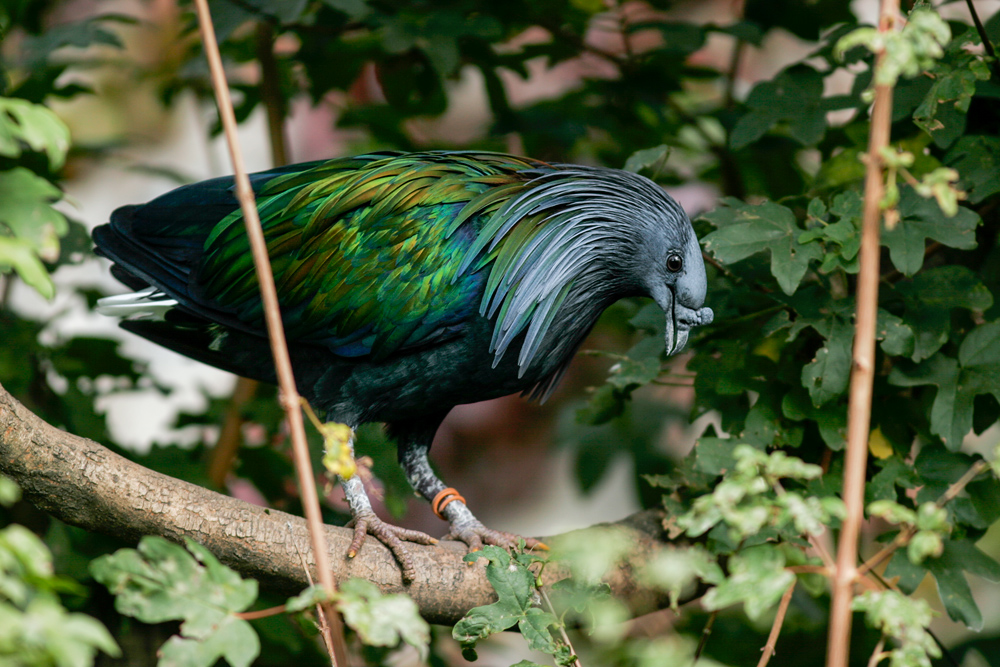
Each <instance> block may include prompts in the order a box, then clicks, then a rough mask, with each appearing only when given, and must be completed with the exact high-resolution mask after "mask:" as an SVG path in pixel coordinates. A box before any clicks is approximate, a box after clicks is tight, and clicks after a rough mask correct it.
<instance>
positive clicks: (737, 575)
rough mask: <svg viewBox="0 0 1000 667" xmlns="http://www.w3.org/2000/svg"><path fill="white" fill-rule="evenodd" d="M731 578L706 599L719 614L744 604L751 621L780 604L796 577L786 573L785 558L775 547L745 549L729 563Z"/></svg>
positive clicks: (703, 602) (704, 601) (704, 602)
mask: <svg viewBox="0 0 1000 667" xmlns="http://www.w3.org/2000/svg"><path fill="white" fill-rule="evenodd" d="M728 568H729V576H728V577H727V578H726V579H725V580H724V581H723V582H722V583H720V584H719V585H718V586H716V587H715V588H713V589H711V590H710V591H708V593H706V594H705V597H704V598H702V604H703V605H704V606H705V609H708V610H709V611H715V610H719V609H723V608H724V607H728V606H730V605H733V604H739V603H743V605H744V608H745V609H746V613H747V616H749V617H750V619H751V620H757V619H759V618H761V617H762V616H763V615H764V613H765V612H767V611H768V610H769V609H771V608H772V607H773V606H774V605H776V604H777V603H778V600H780V599H781V596H782V595H784V593H785V591H786V590H787V589H788V587H789V586H791V585H792V582H794V581H795V575H794V574H792V573H791V572H789V571H788V570H786V569H785V556H784V554H782V552H781V551H780V550H779V549H778V548H776V547H775V546H774V545H772V544H762V545H760V546H756V547H750V548H747V549H743V550H742V551H740V552H739V553H738V554H736V555H734V556H732V557H731V558H730V559H729V563H728Z"/></svg>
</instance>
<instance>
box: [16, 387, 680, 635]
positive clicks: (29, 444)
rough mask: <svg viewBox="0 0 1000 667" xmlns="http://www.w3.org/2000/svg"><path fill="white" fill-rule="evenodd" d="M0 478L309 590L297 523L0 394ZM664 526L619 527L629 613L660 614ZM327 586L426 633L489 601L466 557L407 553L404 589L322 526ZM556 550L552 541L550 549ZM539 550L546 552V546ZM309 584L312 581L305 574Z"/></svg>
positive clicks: (616, 586)
mask: <svg viewBox="0 0 1000 667" xmlns="http://www.w3.org/2000/svg"><path fill="white" fill-rule="evenodd" d="M0 473H3V474H5V475H7V476H8V477H10V478H11V479H13V480H14V481H16V482H17V483H18V484H19V485H20V486H21V489H22V491H23V494H24V498H25V499H26V500H28V501H29V502H31V503H32V504H34V505H35V506H37V507H38V508H39V509H41V510H43V511H45V512H48V513H49V514H51V515H52V516H54V517H56V518H58V519H60V520H61V521H64V522H66V523H68V524H71V525H74V526H79V527H80V528H83V529H85V530H89V531H94V532H99V533H104V534H106V535H112V536H115V537H118V538H122V539H125V540H128V541H137V540H138V539H139V538H140V537H141V536H143V535H160V536H163V537H165V538H167V539H171V540H174V541H182V540H183V538H185V537H190V538H192V539H194V540H196V541H198V542H199V543H201V544H203V545H205V546H206V547H207V548H208V549H210V550H211V551H212V552H213V553H214V554H215V555H216V556H218V558H219V559H220V560H221V561H222V562H224V563H226V564H227V565H229V566H230V567H232V568H234V569H235V570H237V571H238V572H240V573H241V574H242V575H244V576H247V577H252V578H254V579H257V580H258V581H259V582H260V584H261V586H262V587H263V588H267V589H270V590H273V591H277V592H283V593H287V594H294V593H297V592H299V591H300V590H302V589H303V588H305V587H306V586H307V585H308V584H307V581H306V574H305V571H304V568H303V566H302V563H303V561H304V562H305V563H307V564H308V565H309V567H310V569H312V568H314V559H313V557H312V553H311V550H310V547H309V533H308V530H307V528H306V524H305V521H304V520H303V519H302V518H301V517H297V516H292V515H290V514H286V513H284V512H279V511H277V510H272V509H266V508H263V507H258V506H256V505H252V504H250V503H246V502H243V501H241V500H237V499H235V498H230V497H228V496H225V495H222V494H220V493H216V492H214V491H210V490H208V489H205V488H202V487H200V486H196V485H194V484H189V483H187V482H183V481H181V480H178V479H174V478H172V477H168V476H166V475H162V474H160V473H157V472H154V471H152V470H149V469H148V468H145V467H143V466H141V465H138V464H136V463H133V462H132V461H129V460H128V459H125V458H123V457H121V456H118V455H117V454H115V453H113V452H111V451H110V450H108V449H107V448H105V447H102V446H101V445H99V444H98V443H96V442H94V441H92V440H88V439H86V438H81V437H79V436H75V435H73V434H71V433H66V432H65V431H61V430H60V429H57V428H55V427H54V426H51V425H49V424H47V423H45V422H44V421H42V420H41V419H40V418H39V417H37V416H36V415H35V414H33V413H32V412H31V411H29V410H28V409H27V408H26V407H24V406H23V405H21V404H20V403H19V402H18V401H17V400H16V399H14V398H13V397H12V396H11V395H10V394H9V393H8V392H7V391H6V390H5V389H4V388H3V387H2V386H0ZM662 520H663V514H662V512H659V511H645V512H639V513H637V514H634V515H632V516H630V517H628V518H626V519H623V520H622V521H619V522H617V523H615V524H610V525H611V526H614V527H615V529H617V530H620V531H621V533H622V539H630V540H632V542H633V547H632V549H631V551H630V554H629V556H628V558H627V559H626V560H625V561H624V562H623V563H621V564H620V565H619V566H618V567H617V568H616V569H615V570H614V571H613V572H611V573H609V574H608V576H607V577H606V581H607V583H608V584H609V585H610V586H611V589H612V592H613V594H614V595H615V596H616V597H617V598H619V599H621V600H623V601H624V602H626V603H627V604H628V605H629V606H630V607H631V609H632V610H633V613H635V614H637V615H638V614H642V613H646V612H649V611H653V610H655V609H658V608H661V607H663V606H665V605H666V602H667V601H666V598H665V597H664V596H663V595H661V594H658V593H655V592H651V591H649V590H647V589H645V588H643V586H642V585H641V584H640V583H639V582H638V581H637V579H636V576H635V572H636V570H637V566H639V565H641V564H642V563H644V562H646V561H648V560H649V559H650V558H651V557H652V556H653V555H655V553H656V552H657V551H658V550H659V549H662V548H663V546H664V544H665V541H666V537H665V535H664V531H663V526H662ZM325 528H326V543H327V546H328V551H329V554H330V558H331V560H332V562H333V570H334V576H335V577H336V579H337V580H338V581H339V580H343V579H346V578H349V577H362V578H364V579H367V580H368V581H371V582H373V583H375V584H376V585H378V587H379V588H380V589H381V590H382V591H383V592H386V593H398V592H405V593H406V594H407V595H409V596H411V597H412V598H413V599H414V600H415V601H416V603H417V605H418V606H419V608H420V612H421V614H422V615H423V616H424V617H425V618H426V619H427V620H428V621H430V622H432V623H443V624H454V623H455V622H456V621H457V620H458V619H459V618H461V617H462V616H463V615H464V614H465V612H466V611H468V610H469V609H471V608H472V607H475V606H478V605H483V604H489V603H490V602H492V601H493V600H494V599H495V597H494V595H493V591H492V589H491V587H490V585H489V583H488V582H487V581H486V577H485V576H484V568H483V567H482V566H481V565H476V566H469V565H468V564H466V563H465V562H463V561H462V557H463V556H464V555H465V545H464V544H461V543H458V542H442V543H440V544H439V545H437V546H429V547H425V546H419V545H413V547H412V549H413V559H414V563H415V565H416V569H417V578H416V580H415V581H414V582H412V583H411V584H409V585H405V586H404V585H403V582H402V579H401V577H400V573H399V568H398V567H397V565H396V562H395V561H394V560H393V557H392V554H391V553H390V552H389V550H388V549H386V548H385V547H384V546H383V545H382V544H380V543H379V542H378V541H377V540H375V539H369V540H367V541H366V542H365V546H364V548H363V549H362V550H361V552H360V553H359V554H358V555H357V557H356V558H354V559H350V560H348V559H347V558H345V553H346V552H347V548H348V545H349V544H350V542H351V537H352V533H353V531H351V530H348V529H346V528H341V527H337V526H326V527H325ZM554 540H555V541H557V540H558V537H556V538H554ZM546 541H549V542H551V541H553V538H547V539H546ZM568 574H569V573H568V568H567V567H566V565H565V564H563V563H559V562H558V561H556V562H553V563H550V564H549V565H548V566H546V568H545V578H546V581H547V582H551V583H554V582H555V581H558V580H559V579H562V578H564V577H566V576H568ZM313 576H314V578H315V572H313Z"/></svg>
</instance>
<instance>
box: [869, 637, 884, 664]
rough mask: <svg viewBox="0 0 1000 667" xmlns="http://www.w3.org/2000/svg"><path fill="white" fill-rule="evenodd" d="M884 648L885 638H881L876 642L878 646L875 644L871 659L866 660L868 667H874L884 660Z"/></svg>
mask: <svg viewBox="0 0 1000 667" xmlns="http://www.w3.org/2000/svg"><path fill="white" fill-rule="evenodd" d="M884 648H885V637H882V638H881V639H879V640H878V644H875V650H874V651H872V657H870V658H868V667H875V665H877V664H878V663H880V662H882V660H883V659H884V658H885V653H883V649H884Z"/></svg>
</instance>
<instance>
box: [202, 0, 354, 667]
mask: <svg viewBox="0 0 1000 667" xmlns="http://www.w3.org/2000/svg"><path fill="white" fill-rule="evenodd" d="M195 7H196V8H197V11H198V25H199V27H200V29H201V38H202V42H203V44H204V46H205V55H206V57H207V58H208V64H209V69H210V71H211V75H212V87H213V89H214V90H215V98H216V101H217V103H218V106H219V116H220V118H221V119H222V127H223V130H224V131H225V134H226V142H227V144H228V146H229V156H230V158H231V160H232V163H233V171H234V172H235V174H234V179H235V181H236V196H237V199H239V202H240V208H241V209H242V211H243V222H244V225H245V227H246V231H247V236H248V237H249V239H250V248H251V250H252V252H253V259H254V267H255V269H256V272H257V281H258V283H259V285H260V293H261V299H262V300H263V303H264V318H265V321H266V323H267V333H268V339H269V340H270V342H271V352H272V354H273V355H274V366H275V369H276V370H277V376H278V387H279V389H280V391H281V401H282V404H283V407H284V409H285V414H286V416H287V419H288V425H289V428H290V431H291V440H292V450H293V454H294V459H295V471H296V474H297V476H298V482H299V488H300V493H301V496H302V505H303V507H304V508H305V515H306V522H307V524H308V525H309V535H310V538H311V542H312V550H313V558H314V559H315V563H316V570H317V575H318V576H319V581H320V584H321V585H322V586H323V588H324V589H325V590H326V591H327V593H328V594H329V595H332V594H334V593H335V592H336V590H337V589H336V586H335V584H334V581H333V572H332V570H331V569H330V562H329V555H328V553H327V550H326V544H325V542H324V540H323V519H322V514H321V513H320V507H319V496H318V494H317V493H316V479H315V477H314V476H313V472H312V464H311V462H310V459H309V449H308V444H307V443H306V435H305V428H304V425H303V423H302V410H301V408H300V407H299V395H298V391H297V390H296V388H295V376H294V374H293V372H292V362H291V359H290V357H289V354H288V344H287V342H286V341H285V331H284V328H283V326H282V323H281V311H280V308H279V305H278V293H277V289H276V287H275V283H274V275H273V274H272V272H271V261H270V258H269V256H268V251H267V242H266V241H265V240H264V230H263V229H262V227H261V224H260V216H259V215H258V213H257V204H256V201H255V199H254V193H253V188H251V186H250V178H249V176H247V172H246V167H245V166H244V163H243V152H242V150H241V148H240V144H239V139H238V137H237V134H236V114H235V112H234V111H233V103H232V100H231V99H230V97H229V86H228V84H227V82H226V74H225V71H224V70H223V68H222V57H221V55H220V54H219V44H218V42H217V40H216V38H215V28H214V26H213V25H212V17H211V14H210V13H209V9H208V0H195ZM322 608H323V614H321V615H322V616H326V619H327V623H328V624H329V626H330V628H331V630H332V634H333V637H334V640H333V642H332V644H333V648H334V652H333V654H332V655H331V656H330V659H331V661H332V662H333V665H334V667H336V666H337V665H342V666H344V667H346V665H347V654H346V650H345V646H344V639H343V628H342V626H341V622H340V617H339V616H338V615H337V613H336V611H335V610H334V608H333V605H331V604H330V603H329V602H327V603H324V604H323V605H322Z"/></svg>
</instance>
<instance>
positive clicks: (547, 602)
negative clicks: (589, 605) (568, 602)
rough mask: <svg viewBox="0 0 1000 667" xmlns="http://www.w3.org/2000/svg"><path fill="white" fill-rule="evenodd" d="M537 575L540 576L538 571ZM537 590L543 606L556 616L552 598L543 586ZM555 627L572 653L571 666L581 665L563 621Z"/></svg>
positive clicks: (581, 666)
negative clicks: (543, 603) (543, 601)
mask: <svg viewBox="0 0 1000 667" xmlns="http://www.w3.org/2000/svg"><path fill="white" fill-rule="evenodd" d="M539 576H541V573H540V572H539ZM538 592H539V593H541V595H542V599H543V600H545V606H547V607H548V608H549V612H550V613H551V614H552V615H553V616H558V614H556V608H555V607H553V606H552V600H550V599H549V594H548V593H546V592H545V587H544V586H539V587H538ZM557 627H558V628H559V635H560V636H561V637H562V640H563V641H564V642H566V646H568V647H569V650H570V651H572V653H573V662H572V663H570V664H571V665H572V666H573V667H583V665H582V664H581V663H580V656H578V655H577V654H576V649H575V648H573V642H571V641H570V640H569V635H568V634H566V626H565V625H564V624H563V623H558V624H557Z"/></svg>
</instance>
